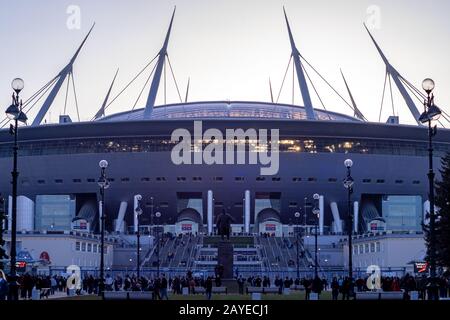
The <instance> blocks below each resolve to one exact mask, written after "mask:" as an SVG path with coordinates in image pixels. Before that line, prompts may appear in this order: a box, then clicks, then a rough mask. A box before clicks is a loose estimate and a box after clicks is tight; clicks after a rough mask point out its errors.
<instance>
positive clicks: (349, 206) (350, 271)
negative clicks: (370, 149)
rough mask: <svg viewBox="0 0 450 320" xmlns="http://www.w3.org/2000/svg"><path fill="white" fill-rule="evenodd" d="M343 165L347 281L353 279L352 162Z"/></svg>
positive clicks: (349, 160) (347, 161) (346, 161)
mask: <svg viewBox="0 0 450 320" xmlns="http://www.w3.org/2000/svg"><path fill="white" fill-rule="evenodd" d="M344 165H345V167H346V168H347V177H346V178H345V179H344V181H343V184H344V187H345V188H346V189H347V210H348V213H347V217H348V219H347V224H348V226H347V232H348V276H349V280H350V281H352V279H353V248H352V235H353V213H352V203H351V197H352V193H353V185H354V183H355V180H353V178H352V176H351V168H352V166H353V161H352V160H351V159H347V160H345V161H344Z"/></svg>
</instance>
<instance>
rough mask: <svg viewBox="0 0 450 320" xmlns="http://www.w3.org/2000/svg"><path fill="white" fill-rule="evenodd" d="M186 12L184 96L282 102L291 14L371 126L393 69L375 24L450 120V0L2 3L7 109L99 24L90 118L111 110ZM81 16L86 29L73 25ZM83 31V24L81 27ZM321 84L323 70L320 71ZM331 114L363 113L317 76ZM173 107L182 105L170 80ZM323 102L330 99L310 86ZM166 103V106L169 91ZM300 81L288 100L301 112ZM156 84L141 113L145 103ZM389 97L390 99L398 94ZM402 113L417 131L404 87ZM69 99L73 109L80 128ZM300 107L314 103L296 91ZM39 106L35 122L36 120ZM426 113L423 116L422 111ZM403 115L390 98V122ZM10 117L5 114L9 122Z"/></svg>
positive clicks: (78, 76)
mask: <svg viewBox="0 0 450 320" xmlns="http://www.w3.org/2000/svg"><path fill="white" fill-rule="evenodd" d="M175 5H176V6H177V11H176V15H175V21H174V25H173V30H172V36H171V39H170V43H169V48H168V54H169V57H170V60H171V63H172V66H173V68H174V71H175V76H176V79H177V81H178V84H179V86H180V90H181V95H182V96H183V98H184V93H185V90H186V84H187V79H188V77H190V78H191V90H190V95H189V101H210V100H247V101H270V94H269V86H268V79H269V77H271V79H272V84H273V90H274V93H275V95H276V94H277V93H278V90H279V88H280V85H281V81H282V79H283V75H284V72H285V69H286V66H287V63H288V60H289V57H290V54H291V49H290V45H289V39H288V34H287V30H286V25H285V21H284V16H283V5H284V6H285V8H286V11H287V14H288V18H289V20H290V23H291V28H292V32H293V35H294V38H295V41H296V43H297V47H298V49H299V50H300V52H301V54H302V55H303V56H304V57H306V58H307V59H308V60H309V62H310V63H311V64H312V65H313V66H314V67H315V68H316V69H317V70H318V71H320V72H321V73H322V74H323V75H324V76H325V77H326V78H327V79H328V80H329V81H330V82H331V83H332V84H333V85H334V86H335V87H336V89H338V91H339V92H341V93H342V94H343V95H344V97H345V98H346V99H348V95H347V92H346V90H345V86H344V84H343V82H342V79H341V76H340V72H339V69H340V68H342V69H343V72H344V74H345V75H346V78H347V81H348V83H349V85H350V87H351V89H352V91H353V94H354V97H355V100H356V102H357V104H358V106H359V108H360V109H361V110H362V112H363V113H364V114H365V116H366V117H367V118H368V119H369V120H370V121H378V113H379V107H380V101H381V94H382V90H383V82H384V73H385V66H384V64H383V62H382V60H381V59H380V57H379V55H378V53H377V51H376V49H375V47H374V45H373V44H372V42H371V40H370V38H369V36H368V34H367V32H366V31H365V29H364V27H363V23H364V22H367V23H368V26H369V27H370V28H371V29H372V32H373V35H374V36H375V38H376V39H377V41H378V43H379V44H380V46H381V47H382V49H383V50H384V52H385V54H386V56H387V57H388V59H389V60H390V61H391V63H392V64H393V65H394V66H395V67H396V68H397V70H398V71H400V73H401V74H402V75H403V76H404V77H405V78H406V79H408V80H409V81H410V82H411V83H413V84H414V85H415V86H417V87H419V88H420V87H421V82H422V80H423V79H424V78H426V77H431V78H433V79H434V80H435V82H436V90H435V94H436V102H437V104H438V105H439V106H440V107H441V108H443V109H444V110H446V111H447V112H449V111H450V94H449V89H450V60H449V58H448V57H449V52H450V19H448V13H449V12H450V1H448V0H433V1H426V2H425V1H418V0H396V1H392V0H376V1H373V0H370V1H365V0H343V1H332V0H329V1H326V0H315V1H304V0H178V1H163V0H128V1H125V0H95V1H93V0H89V1H88V0H78V1H77V0H71V1H62V0H40V1H31V0H28V1H26V0H16V1H6V0H0V40H1V44H2V49H1V51H0V103H2V105H3V106H4V108H5V109H6V107H7V106H8V104H9V103H10V96H11V88H10V82H11V80H12V79H13V78H14V77H21V78H23V79H24V81H25V89H24V90H23V93H22V96H23V98H24V99H26V98H27V97H29V96H30V95H32V94H33V93H34V92H36V91H37V90H38V89H39V88H40V87H42V86H43V85H44V84H45V83H47V82H48V81H49V80H50V79H52V78H53V77H54V76H55V75H56V74H57V73H58V72H59V71H60V70H61V69H62V68H63V67H64V66H65V65H66V64H67V63H68V62H69V60H70V58H71V56H72V55H73V53H74V52H75V50H76V48H77V47H78V46H79V44H80V42H81V41H82V39H83V37H84V36H85V34H86V33H87V31H88V30H89V28H90V27H91V25H92V23H93V22H94V21H95V23H96V26H95V28H94V30H93V32H92V34H91V37H90V38H89V39H88V41H87V43H86V45H85V46H84V48H83V50H82V52H81V53H80V55H79V57H78V59H77V61H76V62H75V65H74V77H75V84H76V90H77V96H78V102H79V106H80V113H81V119H82V120H90V119H91V118H92V117H93V115H94V114H95V113H96V111H97V110H98V108H99V107H100V105H101V103H102V101H103V99H104V97H105V94H106V92H107V89H108V87H109V85H110V82H111V80H112V78H113V76H114V73H115V71H116V69H117V68H120V71H119V75H118V78H117V81H116V84H115V87H114V88H113V92H112V96H114V95H115V94H116V93H118V92H119V91H120V89H122V88H123V87H124V86H125V85H126V83H128V81H129V80H131V78H132V77H133V76H134V75H135V74H136V73H137V72H139V71H140V69H141V68H142V67H143V66H145V65H146V64H147V63H148V62H149V61H150V60H151V59H152V58H153V57H154V56H155V55H156V54H157V53H158V51H159V49H160V47H161V45H162V42H163V39H164V36H165V33H166V31H167V27H168V24H169V20H170V16H171V14H172V10H173V7H174V6H175ZM71 6H77V7H78V8H79V9H80V20H79V22H80V28H79V29H77V28H75V29H73V28H69V27H68V20H69V25H71V24H70V22H73V20H71V19H72V18H73V13H71V12H69V13H68V12H67V11H68V8H73V7H71ZM71 26H72V27H73V26H74V25H73V24H72V25H71ZM149 72H150V69H149V70H148V71H147V72H146V73H145V74H143V76H141V77H140V78H139V79H138V80H137V81H136V82H135V84H134V85H133V86H132V87H131V88H130V89H129V90H128V91H126V92H125V93H124V94H123V95H122V96H121V97H120V98H119V99H118V100H117V101H116V102H115V103H114V104H113V105H111V107H110V108H109V109H108V110H107V114H111V113H114V112H119V111H126V110H128V109H130V108H131V107H132V106H133V104H134V101H135V100H136V98H137V96H138V93H139V91H140V90H141V89H142V86H143V85H144V82H145V79H146V78H147V76H148V74H149ZM309 73H310V75H313V72H312V71H309ZM313 79H314V83H315V84H316V86H317V89H318V91H319V93H320V95H321V97H322V98H323V100H324V102H325V105H326V107H327V108H328V110H333V111H336V112H341V113H345V114H352V112H351V110H350V108H348V107H347V106H345V105H344V104H343V103H342V102H341V101H340V100H339V98H338V97H337V96H336V95H335V94H333V93H331V91H330V90H329V89H328V88H327V87H326V86H324V85H323V83H322V82H321V81H320V80H319V79H318V78H317V77H313ZM167 84H168V86H167V103H177V102H180V101H179V99H178V95H177V93H176V90H175V87H174V85H173V81H172V80H171V77H170V76H169V73H168V81H167ZM310 91H311V96H312V97H313V104H314V106H315V107H316V108H318V109H321V108H322V107H321V105H320V102H319V101H318V99H317V97H316V96H315V94H314V92H313V90H312V88H311V87H310ZM159 92H160V94H159V95H158V99H157V104H163V103H164V101H163V94H162V93H163V84H162V83H161V86H160V91H159ZM291 92H292V73H290V75H289V76H288V78H287V80H286V84H285V87H284V91H283V92H282V95H281V98H280V102H282V103H291V102H292V98H291ZM147 94H148V86H147V88H146V89H145V91H144V94H143V95H142V98H141V100H140V101H139V103H138V106H137V107H142V106H144V105H145V100H146V98H147ZM64 95H65V85H64V86H63V88H62V90H61V91H60V94H59V95H58V98H57V99H56V100H55V103H54V104H53V106H52V108H51V110H50V112H49V113H48V114H47V117H46V119H47V121H51V122H55V121H57V119H58V116H59V115H60V114H62V112H63V107H64ZM387 98H388V96H387ZM394 100H395V113H396V114H399V115H400V121H401V122H402V123H413V119H412V116H411V115H410V113H409V111H408V109H407V107H406V105H405V103H404V102H403V100H402V99H401V97H400V94H399V92H398V90H397V89H396V88H395V87H394ZM73 101H74V100H73V98H72V97H71V96H69V104H68V112H67V113H69V115H71V117H72V119H76V112H75V104H74V102H73ZM294 102H295V104H300V105H302V99H301V95H300V93H299V90H298V85H297V83H295V101H294ZM41 104H42V103H38V105H37V106H36V107H35V108H34V109H33V110H32V111H31V112H30V113H29V114H28V117H29V118H30V119H33V118H34V115H35V114H36V112H37V110H38V106H40V105H41ZM418 107H420V106H419V105H418ZM391 114H392V108H391V105H390V98H388V99H386V102H385V105H384V110H383V114H382V118H381V119H382V121H385V120H386V119H387V117H388V116H389V115H391ZM1 118H2V119H3V116H2V117H1Z"/></svg>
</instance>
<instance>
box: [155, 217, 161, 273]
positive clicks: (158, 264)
mask: <svg viewBox="0 0 450 320" xmlns="http://www.w3.org/2000/svg"><path fill="white" fill-rule="evenodd" d="M155 217H156V218H157V219H158V220H157V221H159V218H160V217H161V212H159V211H158V212H156V213H155ZM156 237H157V247H156V250H157V251H156V259H157V264H156V267H157V269H156V276H157V278H159V268H160V259H159V249H160V242H161V241H160V239H159V226H158V229H157V230H156Z"/></svg>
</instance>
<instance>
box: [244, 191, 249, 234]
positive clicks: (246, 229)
mask: <svg viewBox="0 0 450 320" xmlns="http://www.w3.org/2000/svg"><path fill="white" fill-rule="evenodd" d="M244 199H245V203H244V232H245V233H250V190H245V197H244Z"/></svg>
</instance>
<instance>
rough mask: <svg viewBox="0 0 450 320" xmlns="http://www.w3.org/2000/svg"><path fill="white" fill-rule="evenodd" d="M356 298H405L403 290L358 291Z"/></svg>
mask: <svg viewBox="0 0 450 320" xmlns="http://www.w3.org/2000/svg"><path fill="white" fill-rule="evenodd" d="M355 299H356V300H403V299H404V292H403V291H395V292H390V291H382V292H357V293H356V295H355Z"/></svg>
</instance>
